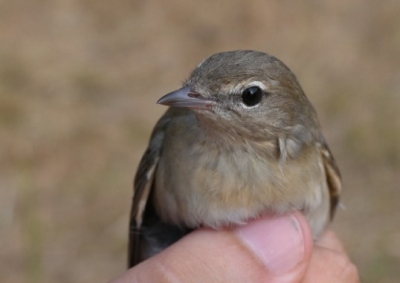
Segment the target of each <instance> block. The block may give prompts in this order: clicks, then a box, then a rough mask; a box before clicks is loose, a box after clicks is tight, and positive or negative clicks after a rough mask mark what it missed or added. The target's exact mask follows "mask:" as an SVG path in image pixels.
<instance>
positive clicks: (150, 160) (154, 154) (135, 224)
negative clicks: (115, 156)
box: [128, 113, 170, 267]
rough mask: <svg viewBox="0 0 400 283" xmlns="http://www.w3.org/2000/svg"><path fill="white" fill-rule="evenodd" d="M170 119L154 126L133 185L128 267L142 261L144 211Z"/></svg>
mask: <svg viewBox="0 0 400 283" xmlns="http://www.w3.org/2000/svg"><path fill="white" fill-rule="evenodd" d="M169 121H170V117H169V115H168V113H166V114H165V115H164V116H163V117H162V118H161V119H160V120H159V121H158V123H157V125H156V126H155V128H154V130H153V133H152V135H151V138H150V142H149V146H148V148H147V150H146V152H145V153H144V155H143V157H142V160H141V161H140V164H139V167H138V170H137V172H136V176H135V180H134V185H133V200H132V208H131V215H130V223H129V247H128V249H129V251H128V265H129V267H131V266H133V265H135V264H136V263H138V262H140V261H141V260H142V255H141V247H140V245H141V243H140V242H141V239H142V226H143V221H144V217H145V210H146V206H147V202H148V199H149V195H150V191H151V188H152V186H153V181H154V176H155V172H156V169H157V164H158V161H159V159H160V156H161V151H162V144H163V140H164V134H165V129H166V127H167V126H168V123H169Z"/></svg>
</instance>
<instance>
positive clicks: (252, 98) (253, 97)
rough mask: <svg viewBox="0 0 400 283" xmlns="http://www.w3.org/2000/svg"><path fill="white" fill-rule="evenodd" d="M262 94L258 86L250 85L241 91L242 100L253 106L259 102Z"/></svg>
mask: <svg viewBox="0 0 400 283" xmlns="http://www.w3.org/2000/svg"><path fill="white" fill-rule="evenodd" d="M262 96H263V92H262V90H261V89H260V88H259V87H258V86H251V87H249V88H246V89H245V90H244V91H243V93H242V100H243V103H244V104H245V105H246V106H255V105H257V104H258V103H260V101H261V99H262Z"/></svg>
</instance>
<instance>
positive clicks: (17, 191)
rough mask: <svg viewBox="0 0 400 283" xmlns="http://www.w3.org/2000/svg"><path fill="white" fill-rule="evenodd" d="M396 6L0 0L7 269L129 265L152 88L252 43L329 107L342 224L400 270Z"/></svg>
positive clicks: (379, 267) (391, 272) (345, 235)
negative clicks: (131, 215)
mask: <svg viewBox="0 0 400 283" xmlns="http://www.w3.org/2000/svg"><path fill="white" fill-rule="evenodd" d="M222 2H223V3H222ZM267 2H268V4H267ZM300 3H301V4H300ZM399 15H400V2H399V1H395V0H393V1H390V0H388V1H384V2H382V1H374V0H368V1H367V0H364V1H362V0H355V1H346V0H338V1H307V2H306V1H304V2H303V1H302V2H300V1H296V2H295V1H286V0H284V1H279V0H275V1H261V0H259V1H240V0H235V1H198V2H197V3H196V4H188V1H183V0H175V1H168V3H167V2H166V1H164V2H161V1H158V2H157V1H128V0H118V1H96V0H82V1H78V0H75V1H74V0H72V1H71V0H54V1H45V0H31V1H22V0H14V1H0V129H1V130H0V142H1V148H0V162H1V163H0V172H1V173H0V174H1V175H0V176H1V177H0V239H1V251H0V281H1V282H13V283H19V282H105V281H107V280H109V279H111V278H112V277H114V276H116V275H117V274H118V273H120V272H121V271H123V270H124V268H125V258H126V255H125V254H126V241H127V222H128V211H129V205H130V198H131V195H132V189H131V184H132V177H133V173H134V171H135V169H136V166H137V164H138V162H139V159H140V157H141V154H142V153H143V151H144V149H145V147H146V143H147V140H148V137H149V134H150V131H151V129H152V127H153V125H154V123H155V122H156V120H157V119H158V117H160V115H161V114H162V113H163V111H165V108H164V107H161V106H158V105H156V104H155V101H156V100H157V98H159V97H160V96H161V95H163V94H165V93H167V92H168V91H170V90H173V89H175V88H177V87H178V86H179V84H180V82H181V81H182V80H183V79H184V78H185V76H187V75H188V73H189V71H191V69H192V68H193V67H194V66H196V64H197V63H198V62H199V61H200V60H201V59H203V58H204V57H206V56H208V55H210V54H212V53H215V52H217V51H222V50H231V49H244V48H246V49H258V50H263V51H267V52H270V53H272V54H274V55H276V56H278V57H279V58H281V59H282V60H283V61H284V62H286V63H287V64H288V65H289V66H290V67H291V68H292V69H293V71H294V72H295V73H296V74H297V76H298V78H299V80H300V82H301V83H302V85H303V88H304V89H305V91H306V93H307V94H308V96H309V98H310V100H311V101H312V102H313V104H314V105H315V107H316V108H317V111H318V113H319V116H320V119H321V123H322V125H323V128H324V132H325V135H326V137H327V139H328V141H329V143H330V146H331V148H332V150H333V152H334V153H335V156H336V158H337V160H338V163H339V165H340V167H341V170H342V173H343V177H344V193H343V203H344V205H345V206H346V209H345V210H342V211H339V213H338V215H337V217H336V219H335V224H334V228H335V230H336V231H337V232H338V234H339V235H340V237H341V238H342V239H343V241H344V243H345V245H346V247H347V249H348V251H349V253H350V255H351V257H352V258H353V260H354V262H355V263H356V264H357V265H358V266H359V268H360V272H361V274H362V277H363V281H364V282H374V283H375V282H382V283H383V282H384V283H387V282H398V278H400V268H399V266H400V213H399V209H400V206H399V200H400V185H399V184H400V16H399Z"/></svg>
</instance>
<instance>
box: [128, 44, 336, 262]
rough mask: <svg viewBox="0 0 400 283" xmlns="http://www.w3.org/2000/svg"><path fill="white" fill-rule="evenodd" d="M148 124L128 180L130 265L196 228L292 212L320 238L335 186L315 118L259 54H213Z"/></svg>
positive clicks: (293, 86)
mask: <svg viewBox="0 0 400 283" xmlns="http://www.w3.org/2000/svg"><path fill="white" fill-rule="evenodd" d="M158 103H159V104H163V105H168V106H171V107H170V108H169V109H168V110H167V112H166V113H165V114H164V115H163V116H162V117H161V119H160V120H159V121H158V123H157V125H156V126H155V128H154V130H153V133H152V136H151V138H150V143H149V146H148V148H147V150H146V152H145V154H144V156H143V158H142V160H141V162H140V165H139V168H138V171H137V173H136V177H135V181H134V196H133V204H132V211H131V219H130V230H129V240H130V241H129V262H128V264H129V266H133V265H135V264H137V263H139V262H141V261H143V260H145V259H147V258H148V257H151V256H152V255H154V254H156V253H158V252H160V251H162V250H163V249H165V248H166V247H168V246H169V245H171V244H172V243H174V242H175V241H177V240H179V239H180V238H181V237H183V236H184V235H185V234H187V233H189V232H190V231H192V230H193V229H196V228H197V227H200V226H207V227H212V228H217V229H218V228H220V227H227V226H232V225H241V224H244V223H246V222H247V221H248V220H249V219H252V218H256V217H258V216H260V215H261V214H264V213H267V212H268V213H275V214H283V213H286V212H290V211H294V210H299V211H302V212H303V213H304V215H305V216H306V217H307V219H308V221H309V223H310V225H311V227H312V230H313V234H314V237H315V238H317V237H318V236H319V235H320V234H321V232H322V231H323V229H324V228H325V226H326V225H327V223H328V222H329V220H330V219H331V218H332V217H333V214H334V211H335V208H336V205H337V203H338V200H339V194H340V191H341V178H340V173H339V170H338V167H337V165H336V163H335V160H334V158H333V156H332V154H331V152H330V150H329V148H328V145H327V144H326V142H325V139H324V137H323V135H322V133H321V130H320V126H319V122H318V119H317V114H316V112H315V110H314V108H313V107H312V105H311V104H310V102H309V101H308V99H307V98H306V96H305V94H304V92H303V90H302V88H301V87H300V85H299V83H298V81H297V79H296V77H295V75H294V74H293V73H292V72H291V71H290V69H289V68H288V67H287V66H286V65H284V64H283V63H282V62H281V61H280V60H278V59H277V58H275V57H273V56H271V55H269V54H266V53H263V52H257V51H250V50H240V51H231V52H223V53H218V54H215V55H213V56H211V57H209V58H208V59H206V60H204V61H203V62H202V63H200V64H199V65H198V66H197V68H196V69H195V70H194V71H193V72H192V74H191V75H190V77H189V79H188V80H187V81H186V82H185V83H184V84H183V87H182V88H181V89H179V90H177V91H174V92H171V93H169V94H167V95H165V96H164V97H162V98H161V99H160V100H159V101H158Z"/></svg>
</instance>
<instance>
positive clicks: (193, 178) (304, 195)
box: [154, 150, 326, 228]
mask: <svg viewBox="0 0 400 283" xmlns="http://www.w3.org/2000/svg"><path fill="white" fill-rule="evenodd" d="M199 152H202V154H200V153H199ZM199 152H197V151H193V150H192V151H190V152H188V154H186V155H182V154H180V155H175V156H174V158H171V157H169V158H165V159H161V160H160V163H159V166H158V169H157V176H156V184H155V185H156V186H155V194H154V202H155V207H156V208H157V210H158V213H159V214H160V217H161V218H162V219H163V221H166V222H168V223H173V224H177V225H185V226H188V227H193V228H195V227H198V226H201V225H204V226H209V227H214V228H218V227H221V226H227V225H231V224H242V223H245V222H246V221H247V220H249V219H251V218H254V217H257V216H259V215H260V214H262V213H265V212H273V213H279V214H281V213H285V212H288V211H293V210H303V211H304V210H313V209H315V208H317V207H318V206H319V205H320V203H321V202H322V193H321V191H322V190H323V189H326V188H323V186H324V181H323V179H322V177H323V176H324V172H323V169H322V168H321V166H320V165H319V164H318V163H319V162H318V160H315V162H311V163H310V162H308V163H307V164H312V165H311V166H308V167H307V168H302V170H295V168H296V166H299V164H297V162H298V160H297V161H288V162H287V163H285V164H279V163H278V162H270V161H269V160H268V158H264V159H263V158H259V157H251V156H249V154H248V152H241V151H233V152H229V153H227V154H221V153H220V152H217V151H215V152H214V151H212V150H211V151H207V152H206V153H205V151H199ZM169 153H170V154H173V151H171V152H169ZM182 156H183V157H184V158H182ZM308 156H313V155H310V154H308ZM165 160H169V161H170V162H169V163H168V164H167V163H166V162H165ZM274 161H275V160H274Z"/></svg>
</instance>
